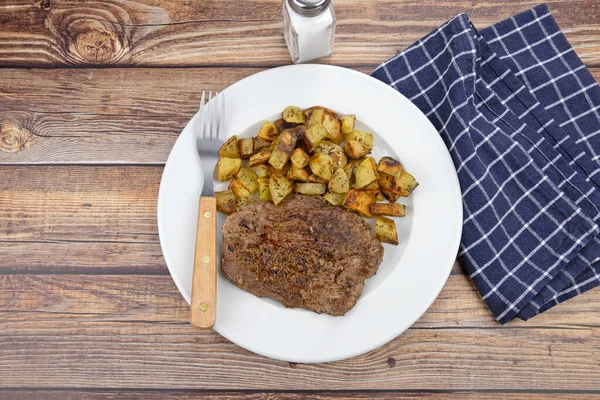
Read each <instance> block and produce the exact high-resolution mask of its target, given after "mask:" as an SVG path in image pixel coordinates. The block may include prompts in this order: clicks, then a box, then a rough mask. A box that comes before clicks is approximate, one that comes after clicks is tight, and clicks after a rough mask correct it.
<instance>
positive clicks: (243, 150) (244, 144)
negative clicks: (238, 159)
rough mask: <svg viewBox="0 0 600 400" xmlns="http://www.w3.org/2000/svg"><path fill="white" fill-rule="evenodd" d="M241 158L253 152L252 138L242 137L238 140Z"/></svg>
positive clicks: (248, 156) (247, 156)
mask: <svg viewBox="0 0 600 400" xmlns="http://www.w3.org/2000/svg"><path fill="white" fill-rule="evenodd" d="M238 146H239V147H240V154H241V156H242V158H250V156H251V155H252V154H254V138H243V139H240V140H238Z"/></svg>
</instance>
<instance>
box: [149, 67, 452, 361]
mask: <svg viewBox="0 0 600 400" xmlns="http://www.w3.org/2000/svg"><path fill="white" fill-rule="evenodd" d="M313 68H316V69H328V70H334V71H343V73H350V74H353V75H355V76H357V77H360V79H366V80H368V81H370V82H371V83H372V84H375V85H378V86H380V87H381V88H382V89H384V88H385V90H388V91H390V93H393V95H395V96H398V97H399V98H400V99H402V100H403V101H404V102H405V103H406V104H407V106H408V107H411V108H413V111H414V112H416V113H418V114H420V115H421V116H422V117H423V121H424V122H425V123H426V124H428V125H429V127H430V128H431V129H432V130H433V131H434V132H436V133H438V132H437V129H436V128H435V127H434V126H433V124H432V123H431V121H430V120H429V119H428V118H427V117H426V116H425V115H424V114H423V112H422V111H421V110H419V108H418V107H417V106H416V105H415V104H414V103H412V102H411V101H410V100H409V99H407V98H406V97H405V96H404V95H403V94H401V93H400V92H398V91H397V90H395V89H394V88H392V87H391V86H389V85H387V84H385V83H383V82H381V81H379V80H377V79H376V78H373V77H372V76H370V75H368V74H364V73H362V72H359V71H355V70H352V69H349V68H344V67H339V66H334V65H327V64H299V65H286V66H281V67H276V68H270V69H266V70H264V71H260V72H257V73H255V74H252V75H249V76H246V77H244V78H243V79H240V80H239V81H236V82H234V83H233V84H231V85H230V86H228V87H227V88H225V89H224V90H223V91H222V92H224V93H225V94H226V93H227V91H231V90H233V88H235V87H236V86H238V85H241V84H243V82H245V81H246V80H249V79H256V77H257V76H260V75H268V74H272V73H274V72H273V71H280V70H283V69H313ZM196 114H197V112H196V113H194V114H193V115H192V116H191V117H190V120H189V121H188V122H187V123H186V125H185V126H184V128H183V129H182V131H181V132H180V134H179V136H178V137H177V140H176V142H175V143H174V144H173V146H172V147H171V150H170V152H169V156H168V158H167V161H166V162H165V167H164V170H163V174H162V176H161V180H160V186H159V191H158V201H157V225H158V235H159V242H160V246H161V251H162V254H163V258H164V260H165V264H166V265H167V269H168V270H169V275H170V276H171V279H172V280H173V282H174V283H175V285H176V287H177V289H178V291H179V293H180V294H181V296H182V297H183V298H184V300H186V302H187V303H188V304H189V300H188V298H187V297H186V296H185V295H184V292H185V291H184V290H183V289H182V285H183V283H182V282H180V280H179V279H178V278H176V275H175V274H174V270H173V268H172V267H171V266H170V262H169V260H168V259H169V256H168V253H169V252H168V251H167V249H166V248H165V240H163V236H164V235H166V233H164V230H165V229H166V228H165V227H164V225H163V224H162V223H161V220H162V218H161V217H162V211H161V210H163V208H164V207H165V206H164V201H166V200H164V195H163V192H164V191H165V190H166V189H165V186H166V185H164V184H163V183H164V180H165V176H166V173H165V172H166V170H167V165H168V164H169V161H170V160H171V157H172V156H174V153H173V149H174V147H175V144H176V143H177V141H179V140H180V138H181V135H182V134H183V132H184V131H185V130H186V129H188V126H189V125H190V124H192V123H193V121H194V118H195V116H196ZM437 138H438V139H439V140H440V141H442V142H443V140H442V138H441V137H440V136H437ZM442 144H443V146H444V149H445V150H446V151H445V152H444V156H445V157H446V158H447V159H448V160H449V161H450V163H451V164H452V165H453V166H454V163H453V161H452V158H451V155H450V152H449V151H448V149H447V146H446V145H445V143H442ZM451 176H452V178H453V179H452V181H453V182H452V184H453V185H452V186H454V187H455V188H456V189H457V190H456V195H457V196H458V198H457V200H458V201H457V207H456V208H457V209H456V210H448V212H452V213H453V215H455V218H454V221H455V226H454V227H455V232H454V237H453V240H452V243H451V245H450V247H451V248H453V249H455V253H456V254H457V255H458V250H459V246H460V240H461V236H462V220H463V207H462V195H461V188H460V183H459V180H458V175H457V173H456V169H455V168H453V173H451ZM456 258H457V257H453V258H452V260H451V261H450V262H449V265H447V266H446V267H445V273H444V276H443V279H442V280H440V284H439V287H437V288H436V290H435V295H433V296H431V298H430V299H429V301H428V302H426V303H424V306H423V307H421V308H420V309H419V310H418V313H416V314H415V315H416V317H415V318H414V319H412V320H411V322H410V323H409V324H408V326H407V327H405V328H401V329H398V330H394V332H395V333H394V332H390V333H389V334H388V335H381V339H380V340H374V341H373V342H372V343H371V345H368V346H359V347H358V348H357V349H356V350H348V351H347V352H346V353H345V354H344V356H342V357H339V356H335V355H333V356H330V357H320V358H319V359H318V360H315V359H314V358H312V357H306V358H303V357H297V358H290V357H285V356H281V355H278V354H276V353H271V352H270V351H269V350H268V349H267V350H265V349H257V348H256V347H255V346H254V345H252V344H249V343H245V342H244V343H240V341H239V340H237V339H236V340H234V339H232V338H231V337H230V336H229V335H228V334H225V333H223V332H221V331H219V330H216V329H215V332H217V333H219V334H220V335H221V336H223V337H224V338H226V339H227V340H229V341H231V342H232V343H234V344H236V345H238V346H240V347H242V348H244V349H246V350H248V351H250V352H252V353H255V354H258V355H261V356H265V357H268V358H271V359H275V360H280V361H286V362H299V363H323V362H332V361H339V360H345V359H349V358H353V357H356V356H359V355H362V354H366V353H368V352H371V351H373V350H375V349H377V348H379V347H381V346H383V345H385V344H387V343H389V342H390V341H392V340H393V339H395V338H396V337H399V336H400V335H401V334H402V333H404V332H405V331H406V330H408V329H409V328H410V327H411V326H412V325H414V323H415V322H416V321H418V320H419V319H420V318H421V317H422V316H423V314H424V313H425V312H426V311H427V310H428V309H429V308H430V307H431V305H432V304H433V302H434V301H435V300H436V299H437V298H438V297H439V294H440V292H441V291H442V289H443V288H444V286H445V285H446V283H447V281H448V278H449V276H450V274H451V272H452V268H453V266H454V263H455V261H456Z"/></svg>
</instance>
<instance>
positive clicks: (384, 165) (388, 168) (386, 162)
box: [377, 157, 404, 178]
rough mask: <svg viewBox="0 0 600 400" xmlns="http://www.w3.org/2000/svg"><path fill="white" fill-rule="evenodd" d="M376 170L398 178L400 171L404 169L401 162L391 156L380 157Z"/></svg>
mask: <svg viewBox="0 0 600 400" xmlns="http://www.w3.org/2000/svg"><path fill="white" fill-rule="evenodd" d="M377 171H379V172H383V173H384V174H388V175H392V176H395V177H396V178H399V177H400V175H401V174H402V171H404V167H402V164H400V162H399V161H397V160H394V159H393V158H392V157H381V159H380V160H379V163H378V164H377Z"/></svg>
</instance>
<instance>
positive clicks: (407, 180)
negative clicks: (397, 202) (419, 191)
mask: <svg viewBox="0 0 600 400" xmlns="http://www.w3.org/2000/svg"><path fill="white" fill-rule="evenodd" d="M378 182H379V186H380V187H381V188H382V189H385V190H386V191H388V192H391V193H393V194H395V195H399V196H402V197H408V195H410V194H411V193H412V191H413V190H414V189H415V188H416V187H417V186H419V183H418V182H417V181H416V180H415V178H414V177H413V176H412V175H411V174H409V173H408V172H406V171H402V173H401V174H400V177H399V178H396V177H395V176H392V175H388V174H379V180H378ZM384 195H385V192H384Z"/></svg>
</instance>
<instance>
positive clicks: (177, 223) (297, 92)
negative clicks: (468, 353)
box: [158, 65, 462, 362]
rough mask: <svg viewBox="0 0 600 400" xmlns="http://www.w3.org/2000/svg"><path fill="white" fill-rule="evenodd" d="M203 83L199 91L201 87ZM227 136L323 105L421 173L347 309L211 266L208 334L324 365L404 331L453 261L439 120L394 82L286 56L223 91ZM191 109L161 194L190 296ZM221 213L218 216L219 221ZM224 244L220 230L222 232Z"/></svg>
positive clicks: (447, 163)
mask: <svg viewBox="0 0 600 400" xmlns="http://www.w3.org/2000/svg"><path fill="white" fill-rule="evenodd" d="M198 89H199V90H201V88H198ZM224 93H225V101H226V109H227V111H226V112H227V116H226V121H227V124H226V131H227V136H232V135H234V134H238V135H240V136H248V137H249V136H254V135H256V133H257V132H258V128H259V127H260V125H261V123H262V121H264V120H265V119H270V120H273V119H274V118H276V117H277V115H279V113H280V112H281V110H283V108H285V107H286V106H288V105H297V106H299V107H302V108H306V107H309V106H313V105H323V106H325V107H328V108H331V109H333V110H335V111H336V112H338V113H341V114H356V118H357V121H360V124H358V125H357V126H358V128H359V129H363V130H366V131H368V132H371V133H373V135H374V141H375V148H374V151H373V155H374V156H375V157H376V158H377V159H378V158H379V157H381V156H383V155H390V156H393V157H396V158H398V159H399V160H400V161H401V162H402V163H403V164H404V165H405V167H406V169H407V170H408V171H410V172H411V173H412V174H413V175H414V176H415V177H416V179H417V180H418V181H419V183H420V185H419V187H418V188H417V189H416V190H415V191H414V193H413V194H412V195H411V196H410V197H409V198H401V199H400V200H399V201H400V202H404V203H405V204H407V216H406V217H405V218H397V219H396V224H397V227H398V234H399V239H400V245H399V246H392V245H387V244H385V245H384V247H385V256H384V260H383V263H382V264H381V266H380V268H379V271H378V272H377V274H376V275H375V276H374V277H372V278H371V279H369V280H368V281H367V283H366V286H365V289H364V291H363V294H362V296H361V297H360V299H359V301H358V303H357V305H356V306H355V307H354V308H353V309H352V310H351V311H350V312H348V313H347V314H346V315H345V316H343V317H331V316H328V315H318V314H315V313H313V312H310V311H306V310H301V309H286V308H285V307H283V306H282V305H281V304H279V303H277V302H275V301H273V300H269V299H261V298H258V297H255V296H253V295H251V294H249V293H246V292H244V291H242V290H241V289H238V288H237V287H236V286H234V285H233V284H231V283H229V281H227V280H226V279H225V278H224V277H222V276H221V275H219V277H218V283H217V304H218V305H217V323H216V325H215V326H214V329H215V331H217V332H219V333H220V334H221V335H223V336H224V337H226V338H227V339H229V340H231V341H232V342H234V343H236V344H238V345H239V346H241V347H244V348H246V349H248V350H250V351H252V352H255V353H258V354H261V355H264V356H267V357H271V358H275V359H280V360H285V361H294V362H325V361H334V360H341V359H345V358H349V357H353V356H357V355H360V354H363V353H366V352H368V351H370V350H373V349H375V348H377V347H379V346H381V345H383V344H385V343H387V342H389V341H390V340H392V339H394V338H395V337H396V336H398V335H399V334H401V333H402V332H403V331H405V330H406V329H407V328H408V327H410V326H411V325H412V324H413V323H414V322H415V321H416V320H417V319H418V318H419V317H420V316H421V315H422V314H423V313H424V312H425V311H426V310H427V308H428V307H429V306H430V305H431V303H432V302H433V300H434V299H435V298H436V297H437V295H438V293H439V292H440V290H441V289H442V287H443V286H444V283H445V282H446V280H447V278H448V275H449V274H450V270H451V269H452V265H453V263H454V260H455V258H456V254H457V250H458V243H459V240H460V234H461V221H462V206H461V195H460V188H459V185H458V180H457V177H456V172H455V169H454V166H453V164H452V160H451V159H450V155H449V154H448V151H447V149H446V147H445V145H444V143H443V142H442V140H441V138H440V136H439V134H438V133H437V132H436V130H435V128H434V127H433V126H432V125H431V123H430V122H429V121H428V120H427V118H426V117H425V116H424V115H423V114H422V113H421V112H420V111H419V110H418V109H417V107H415V106H414V105H413V104H412V103H411V102H410V101H409V100H407V99H406V98H405V97H404V96H402V95H401V94H399V93H398V92H397V91H395V90H393V89H392V88H390V87H388V86H387V85H385V84H383V83H381V82H379V81H378V80H376V79H374V78H371V77H369V76H367V75H364V74H362V73H359V72H355V71H351V70H348V69H344V68H339V67H332V66H325V65H294V66H288V67H281V68H275V69H271V70H268V71H264V72H261V73H258V74H256V75H252V76H250V77H248V78H246V79H243V80H241V81H239V82H237V83H235V84H234V85H232V86H230V87H229V88H227V89H226V90H225V91H224ZM197 123H198V118H197V116H195V117H194V118H192V120H191V121H190V122H189V123H188V124H187V126H186V127H185V129H184V130H183V132H182V133H181V135H180V137H179V139H178V140H177V142H176V143H175V146H174V147H173V150H172V151H171V154H170V156H169V159H168V161H167V165H166V167H165V170H164V174H163V177H162V181H161V185H160V192H159V199H158V230H159V235H160V242H161V246H162V250H163V254H164V257H165V261H166V263H167V265H168V267H169V271H170V272H171V276H172V277H173V280H174V281H175V284H176V285H177V287H178V288H179V291H180V292H181V294H182V295H183V297H184V298H185V299H186V301H188V302H189V301H190V293H191V287H192V284H191V280H192V265H193V259H194V242H195V237H196V222H197V213H198V211H197V208H198V198H199V195H200V192H201V188H202V184H203V182H202V181H203V177H202V174H201V169H200V162H199V159H198V155H197V153H196V148H195V136H194V135H195V128H196V126H197ZM223 220H224V218H223V216H220V221H219V230H220V225H221V224H222V223H223ZM218 236H219V252H220V239H221V235H220V231H219V235H218Z"/></svg>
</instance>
